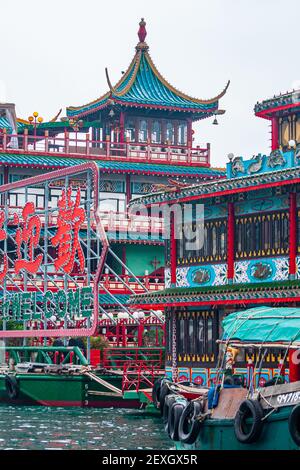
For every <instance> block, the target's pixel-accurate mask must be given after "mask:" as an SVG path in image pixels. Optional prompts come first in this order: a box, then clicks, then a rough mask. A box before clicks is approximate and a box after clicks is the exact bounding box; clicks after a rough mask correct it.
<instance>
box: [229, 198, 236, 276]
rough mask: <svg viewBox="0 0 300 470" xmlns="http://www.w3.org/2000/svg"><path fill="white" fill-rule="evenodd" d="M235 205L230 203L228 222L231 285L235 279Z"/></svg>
mask: <svg viewBox="0 0 300 470" xmlns="http://www.w3.org/2000/svg"><path fill="white" fill-rule="evenodd" d="M234 225H235V223H234V203H233V202H229V203H228V220H227V279H228V282H229V283H232V282H233V278H234Z"/></svg>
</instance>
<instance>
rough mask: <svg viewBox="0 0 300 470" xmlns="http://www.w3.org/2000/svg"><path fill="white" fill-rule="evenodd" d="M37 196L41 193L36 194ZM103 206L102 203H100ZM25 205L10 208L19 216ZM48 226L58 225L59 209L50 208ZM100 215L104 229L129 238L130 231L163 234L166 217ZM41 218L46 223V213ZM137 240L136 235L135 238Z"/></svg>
mask: <svg viewBox="0 0 300 470" xmlns="http://www.w3.org/2000/svg"><path fill="white" fill-rule="evenodd" d="M36 196H37V197H38V196H40V194H37V195H36ZM35 206H36V210H37V212H40V211H44V210H45V208H44V207H38V206H37V205H35ZM100 206H101V203H100ZM23 207H24V206H19V205H18V206H12V205H10V206H9V208H10V210H11V211H12V212H13V213H14V214H18V215H19V216H21V215H22V211H23ZM1 209H2V210H3V209H4V206H3V205H1V204H0V210H1ZM48 209H50V210H49V213H48V222H47V224H48V227H56V226H57V210H54V209H53V213H51V212H50V211H51V207H50V208H48ZM99 217H100V219H101V222H102V226H103V228H104V230H106V231H108V232H114V231H115V232H124V233H127V234H128V238H129V239H130V233H133V234H136V233H150V234H156V235H157V234H161V235H162V234H163V232H164V219H163V218H162V217H146V216H143V215H136V214H130V213H126V212H115V211H100V212H99ZM90 218H91V221H94V220H95V217H94V212H93V211H92V210H91V217H90ZM39 219H40V221H41V224H42V226H43V225H44V223H45V215H44V214H39ZM8 225H9V226H13V225H15V222H14V220H13V218H11V219H10V220H9V221H8ZM91 227H92V228H93V229H95V228H96V224H95V223H93V222H92V223H91ZM81 228H82V229H86V228H87V221H84V222H83V223H82V225H81ZM134 239H135V240H136V237H135V238H134Z"/></svg>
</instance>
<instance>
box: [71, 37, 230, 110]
mask: <svg viewBox="0 0 300 470" xmlns="http://www.w3.org/2000/svg"><path fill="white" fill-rule="evenodd" d="M142 57H144V59H145V60H146V62H147V64H148V65H149V67H150V69H151V72H152V73H153V74H154V76H155V77H156V79H157V80H158V82H159V84H160V86H161V87H162V88H163V89H164V90H165V94H166V95H168V93H169V94H170V93H172V94H173V95H175V96H176V97H177V98H179V100H178V101H179V102H178V103H177V105H178V106H177V107H178V110H180V111H184V112H190V113H195V114H196V113H197V114H199V117H200V115H201V114H206V113H208V114H211V113H215V112H216V111H217V110H218V104H219V100H220V98H222V97H223V96H224V95H225V93H226V91H227V89H228V86H229V84H230V80H228V82H227V84H226V86H225V88H224V89H223V90H222V92H221V93H219V94H218V95H217V96H215V97H214V98H210V99H207V100H205V99H199V98H194V97H191V96H189V95H187V94H186V93H183V92H181V91H180V90H178V89H177V88H175V87H174V86H173V85H171V84H170V83H169V82H168V81H167V80H166V79H165V78H164V77H163V76H162V74H161V73H160V72H159V70H158V69H157V67H156V66H155V64H154V62H153V60H152V58H151V56H150V54H149V52H148V46H147V45H146V43H139V44H138V45H137V47H136V53H135V55H134V57H133V59H132V61H131V63H130V65H129V67H128V69H127V71H126V72H125V74H124V75H123V76H122V77H121V79H120V80H119V81H118V82H117V84H116V85H115V86H112V85H111V83H110V80H109V76H108V72H107V70H106V75H107V82H108V85H109V88H110V90H109V91H108V92H107V93H105V94H104V95H102V96H101V97H99V98H97V99H96V100H94V101H91V102H90V103H87V104H85V105H83V106H77V107H76V106H69V107H67V115H69V116H74V115H78V116H79V115H80V116H84V115H87V114H91V113H93V112H95V111H97V110H99V109H101V108H103V107H105V106H106V104H107V100H108V99H109V98H111V99H115V100H118V99H119V100H120V101H121V103H122V104H123V105H124V106H131V107H132V106H135V105H136V106H143V107H149V108H151V107H155V106H156V107H157V106H158V107H160V108H161V109H168V110H169V109H170V110H173V109H174V106H172V105H170V106H168V105H167V104H165V103H164V102H163V101H164V100H163V98H162V99H161V101H162V102H161V103H159V102H157V103H156V104H155V103H147V96H146V95H147V93H146V94H144V95H145V98H144V99H143V93H142V96H141V102H137V101H138V100H135V99H134V98H128V102H126V101H125V97H126V95H128V94H129V93H130V91H131V89H132V87H133V85H134V84H136V79H137V74H138V72H139V71H140V66H141V59H142ZM130 74H131V76H130ZM129 76H130V79H129V80H128V77H129ZM127 80H128V82H127V83H126V81H127ZM124 83H125V86H124V87H122V85H123V84H124ZM180 101H182V104H181V103H180ZM189 104H190V106H188V105H189ZM201 105H202V106H209V105H214V106H212V107H211V108H201V107H200V106H201ZM175 108H176V106H175Z"/></svg>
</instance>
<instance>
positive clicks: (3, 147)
mask: <svg viewBox="0 0 300 470" xmlns="http://www.w3.org/2000/svg"><path fill="white" fill-rule="evenodd" d="M0 152H6V153H7V152H9V153H14V154H15V153H18V152H20V153H22V154H23V153H29V154H35V153H36V154H37V155H40V154H41V155H45V154H47V155H49V154H50V155H55V156H58V155H61V156H64V157H70V158H76V157H77V158H83V157H84V158H86V159H87V160H110V161H113V160H116V161H126V162H133V163H134V162H136V163H141V162H144V163H157V164H162V163H166V164H173V165H174V164H175V165H183V166H184V165H188V166H191V165H192V166H200V167H208V166H210V145H209V144H206V146H205V147H204V146H203V147H200V146H196V147H191V146H189V145H185V146H184V145H169V144H165V145H164V144H154V143H150V142H144V143H136V142H129V141H128V140H127V141H126V142H124V143H121V142H112V141H110V139H109V138H107V140H105V141H101V140H92V139H91V138H90V135H89V134H77V135H76V134H75V137H74V138H73V137H70V134H69V133H68V132H65V133H64V134H60V137H59V136H58V137H50V136H49V133H48V131H45V133H44V135H43V136H40V135H39V136H31V135H28V132H27V131H26V130H25V131H24V134H23V135H16V134H7V133H6V130H5V129H4V130H2V132H1V134H0Z"/></svg>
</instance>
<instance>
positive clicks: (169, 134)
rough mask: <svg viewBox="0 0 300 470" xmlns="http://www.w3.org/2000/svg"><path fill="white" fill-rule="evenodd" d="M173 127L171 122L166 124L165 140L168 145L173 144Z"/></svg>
mask: <svg viewBox="0 0 300 470" xmlns="http://www.w3.org/2000/svg"><path fill="white" fill-rule="evenodd" d="M174 137H175V136H174V126H173V124H172V123H171V122H168V123H167V129H166V139H167V141H168V143H169V144H171V145H172V144H174Z"/></svg>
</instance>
